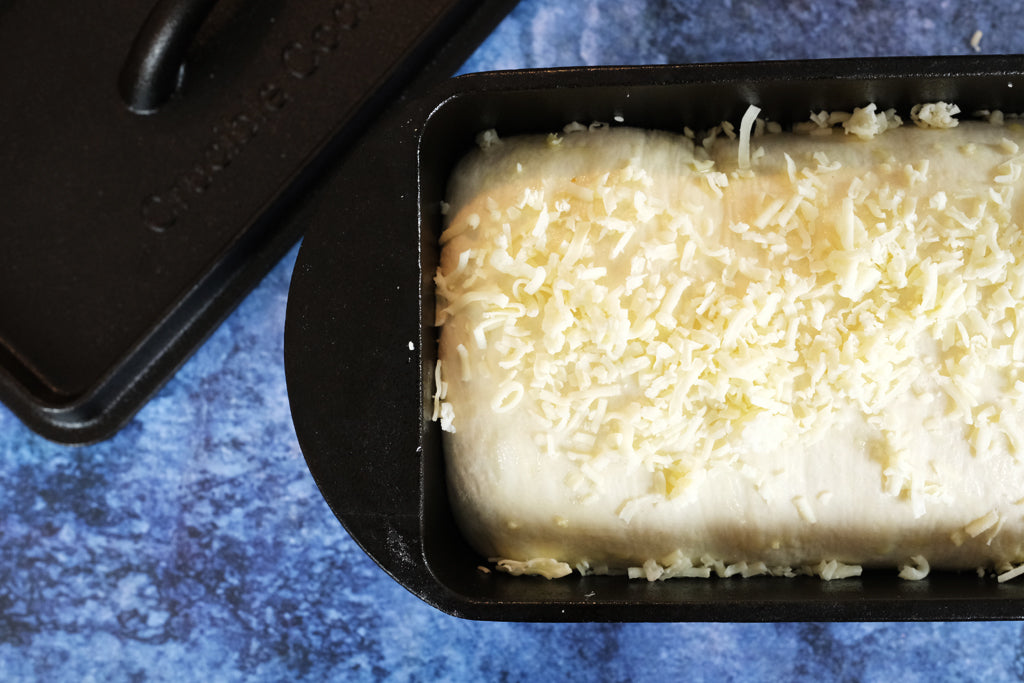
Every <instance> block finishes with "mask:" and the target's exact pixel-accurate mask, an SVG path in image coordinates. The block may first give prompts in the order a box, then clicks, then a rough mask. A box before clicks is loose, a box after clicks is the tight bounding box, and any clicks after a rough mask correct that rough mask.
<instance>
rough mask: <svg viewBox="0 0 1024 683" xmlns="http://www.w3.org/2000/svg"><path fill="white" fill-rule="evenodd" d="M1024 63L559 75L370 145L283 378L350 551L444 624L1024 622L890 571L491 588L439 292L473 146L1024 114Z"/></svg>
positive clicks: (341, 175) (1014, 613)
mask: <svg viewBox="0 0 1024 683" xmlns="http://www.w3.org/2000/svg"><path fill="white" fill-rule="evenodd" d="M1022 66H1024V64H1022V61H1021V58H1019V57H976V58H975V57H965V58H906V59H904V58H901V59H872V60H832V61H803V62H775V63H748V64H715V65H690V66H680V67H660V66H659V67H632V68H604V69H601V68H597V69H561V70H545V71H533V72H508V73H495V74H482V75H474V76H466V77H461V78H459V79H455V80H454V81H451V82H449V83H446V84H444V85H443V86H441V87H439V88H437V89H435V90H434V91H432V92H431V93H430V94H429V95H427V96H425V97H423V98H421V99H418V100H417V101H415V102H413V103H412V104H410V105H409V106H408V107H406V108H405V109H404V110H402V111H401V112H400V113H399V114H397V115H396V116H394V117H393V118H391V119H389V120H387V121H384V122H382V123H380V124H379V125H378V126H376V127H374V128H373V129H371V130H370V131H369V132H368V134H367V135H366V136H365V138H364V139H363V140H362V141H361V142H360V144H359V146H358V148H357V149H356V150H355V151H354V152H353V154H352V155H351V156H350V157H349V159H348V160H347V161H346V163H344V164H342V165H340V166H339V167H338V168H337V169H336V170H335V171H334V172H333V173H332V175H331V177H330V178H329V179H328V181H327V190H328V191H327V192H325V193H324V194H323V195H322V197H321V202H320V203H319V205H318V206H317V207H316V210H315V215H314V217H313V218H312V221H311V227H310V228H309V230H308V232H307V235H306V238H305V239H304V241H303V244H302V247H301V249H300V252H299V256H298V261H297V264H296V268H295V272H294V275H293V280H292V285H291V289H290V293H289V304H288V317H287V324H286V328H285V369H286V371H287V378H288V390H289V400H290V402H291V409H292V415H293V419H294V422H295V427H296V431H297V434H298V437H299V442H300V445H301V447H302V450H303V454H304V456H305V458H306V461H307V463H308V465H309V468H310V470H311V472H312V473H313V476H314V478H315V479H316V481H317V484H318V486H319V487H320V490H321V492H322V493H323V495H324V497H325V498H326V500H327V502H328V503H329V504H330V506H331V508H332V509H333V511H334V513H335V514H336V515H337V517H338V518H339V519H340V520H341V522H342V523H343V524H344V525H345V527H346V529H347V530H348V531H349V532H350V533H351V535H352V536H353V538H354V539H355V540H356V541H357V542H358V543H359V544H360V545H361V546H362V547H363V548H364V549H365V550H366V552H367V553H368V554H369V555H370V556H371V557H373V559H374V560H375V561H376V562H377V563H378V564H380V565H381V567H383V568H384V569H385V570H386V571H387V572H388V573H390V574H391V575H392V576H393V577H394V578H395V579H396V580H397V581H398V582H400V583H401V584H402V585H404V586H405V587H406V588H408V589H409V590H410V591H411V592H413V593H414V594H416V595H417V596H419V597H420V598H422V599H423V600H425V601H426V602H428V603H430V604H432V605H434V606H436V607H437V608H439V609H441V610H444V611H446V612H448V613H450V614H454V615H458V616H462V617H467V618H473V619H491V620H539V621H578V620H597V621H601V620H615V621H762V620H768V621H786V620H793V621H819V620H967V619H1017V618H1021V617H1022V616H1024V584H1019V583H1015V582H1010V583H1007V584H999V583H997V582H996V581H995V580H994V579H991V578H979V577H977V576H976V575H974V574H973V573H967V574H943V573H933V574H932V576H930V577H929V578H928V579H926V580H923V581H919V582H909V581H902V580H900V579H898V578H897V577H896V575H895V572H894V571H889V572H885V573H874V572H867V573H866V574H865V575H864V576H862V577H860V578H855V579H846V580H842V581H834V582H824V581H820V580H818V579H812V578H807V577H802V578H796V579H792V580H781V579H772V578H767V577H758V578H753V579H746V580H736V579H726V580H716V579H711V580H708V581H691V580H685V579H683V580H673V581H666V582H656V583H647V582H644V581H633V582H630V581H627V580H626V579H624V578H622V577H597V576H595V577H586V578H579V577H578V576H574V577H570V578H567V579H562V580H558V581H547V580H544V579H539V578H532V577H510V576H507V575H504V574H501V573H496V572H490V573H484V572H481V571H480V570H479V569H478V567H479V566H481V565H483V564H486V562H485V560H484V558H481V557H479V556H478V555H477V554H476V553H474V552H473V551H472V550H471V549H470V548H469V547H468V546H467V545H466V543H465V542H464V541H463V540H462V538H461V536H460V534H459V532H458V529H457V527H456V525H455V522H454V519H453V518H452V514H451V512H450V510H449V507H448V500H447V493H446V487H445V481H444V471H443V468H444V464H443V453H442V448H441V438H440V432H439V427H438V425H437V424H436V423H433V422H431V421H430V419H429V417H430V409H431V401H430V393H431V391H432V386H431V382H432V379H431V378H432V375H433V369H434V364H435V361H436V349H437V347H436V333H435V329H434V327H433V314H434V300H433V284H432V281H431V279H432V277H433V273H434V270H435V268H436V266H437V259H438V246H437V237H438V235H439V233H440V229H441V215H440V210H439V203H440V201H441V199H442V198H443V197H444V192H445V184H446V181H447V178H448V175H449V173H450V171H451V169H452V167H453V165H454V163H455V162H456V161H457V160H458V158H459V157H461V155H463V154H464V153H465V152H466V151H468V150H469V149H470V148H471V146H472V145H473V144H474V137H475V135H476V134H477V133H478V132H479V131H481V130H485V129H488V128H496V129H497V130H498V132H499V135H510V134H514V133H520V132H550V131H557V130H560V129H561V128H562V126H563V125H565V124H566V123H567V122H569V121H574V120H575V121H582V122H590V121H606V122H608V121H612V120H613V118H614V117H616V116H621V117H622V118H623V119H624V120H625V122H626V123H627V124H629V125H633V126H640V127H652V128H663V129H669V130H681V129H682V126H684V125H689V126H691V127H694V128H699V127H702V126H703V127H710V126H712V125H716V124H717V123H718V122H720V121H722V120H723V119H728V120H732V121H734V122H736V121H738V120H739V117H740V116H741V115H742V113H743V111H744V110H745V109H746V107H747V105H748V104H756V105H758V106H760V107H761V108H762V109H763V112H764V115H766V116H768V117H770V118H773V119H775V120H778V121H781V122H783V123H787V122H792V121H797V120H806V119H807V115H808V113H809V112H811V111H818V110H820V109H829V110H837V109H838V110H844V109H845V110H849V109H852V108H853V107H855V106H863V105H864V104H866V103H868V102H876V103H878V104H879V105H880V107H882V108H888V107H896V108H897V109H898V110H899V111H900V112H902V113H903V115H904V116H906V114H907V113H908V111H909V109H910V107H911V106H912V105H913V104H915V103H917V102H922V101H938V100H946V101H955V102H957V103H958V104H959V105H960V106H961V108H962V109H963V110H964V111H966V112H970V111H974V110H980V109H1004V110H1013V111H1020V110H1024V69H1022Z"/></svg>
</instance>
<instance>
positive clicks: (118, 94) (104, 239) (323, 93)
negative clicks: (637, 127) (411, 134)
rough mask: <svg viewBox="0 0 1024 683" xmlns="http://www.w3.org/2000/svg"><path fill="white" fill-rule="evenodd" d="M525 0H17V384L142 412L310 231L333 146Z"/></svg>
mask: <svg viewBox="0 0 1024 683" xmlns="http://www.w3.org/2000/svg"><path fill="white" fill-rule="evenodd" d="M512 4H513V3H512V2H511V1H510V0H492V1H487V2H476V1H472V0H437V1H434V2H420V1H419V0H314V1H311V2H301V3H285V2H280V1H279V0H256V1H253V2H248V1H247V2H242V1H241V0H224V1H222V2H219V3H217V2H215V0H160V1H159V2H156V3H124V2H121V3H106V4H100V5H96V4H95V3H50V2H28V1H15V2H7V3H4V4H3V6H2V8H0V46H2V47H0V82H2V83H3V84H4V94H3V97H2V98H0V125H2V128H3V131H4V143H3V145H2V150H3V162H4V163H3V164H0V206H2V207H3V230H0V254H2V255H3V256H4V267H3V268H0V400H2V401H3V402H4V403H6V404H7V405H8V406H9V407H10V408H11V409H12V410H13V411H14V412H15V413H16V414H17V415H18V416H19V417H20V418H21V419H22V420H24V421H25V422H26V423H27V424H28V425H29V426H30V427H32V428H33V429H35V430H36V431H38V432H40V433H41V434H43V435H45V436H47V437H49V438H51V439H54V440H57V441H62V442H68V443H71V442H87V441H95V440H99V439H102V438H106V437H107V436H109V435H111V434H112V433H113V432H114V431H116V429H118V428H119V427H120V426H121V425H122V424H123V423H124V422H126V421H127V420H128V419H129V418H130V417H131V415H133V414H134V413H135V411H136V410H137V409H138V408H139V407H141V405H142V404H143V403H144V402H145V400H146V399H147V398H148V397H149V396H150V395H151V394H152V393H153V392H155V391H156V389H157V388H158V387H159V386H160V385H161V384H162V383H163V382H164V381H165V380H166V379H167V377H168V376H169V375H170V374H171V373H172V372H173V371H174V370H175V369H176V368H177V367H178V365H179V364H180V363H181V362H183V360H184V359H185V358H186V357H187V356H188V355H189V353H191V351H192V350H193V349H194V348H196V347H197V346H198V345H199V344H200V343H201V342H202V340H203V339H205V337H206V336H207V335H208V334H209V333H210V332H211V331H212V329H213V328H214V327H215V326H216V325H217V324H218V323H219V322H220V320H221V319H222V318H223V317H224V316H225V315H226V314H227V313H228V312H229V311H230V310H231V308H233V306H234V305H235V304H236V303H237V302H238V301H239V300H240V299H241V298H242V296H244V294H245V293H246V292H247V291H248V290H249V289H250V288H251V287H252V286H253V285H254V284H255V283H256V282H257V281H258V280H259V278H260V277H262V276H263V275H264V274H265V273H266V272H267V271H268V270H269V269H270V268H271V267H272V266H273V264H274V263H275V262H276V261H277V260H278V259H279V258H280V256H281V255H283V253H284V252H285V251H286V250H287V248H288V247H289V246H291V245H292V244H293V243H294V242H295V241H296V240H297V238H298V237H299V235H300V234H301V232H302V219H301V216H297V215H296V214H295V212H294V209H295V207H296V206H297V200H298V199H300V198H302V197H304V196H305V195H306V194H308V192H309V190H310V189H311V188H312V187H313V184H314V181H315V179H316V178H317V177H318V175H319V174H320V173H321V172H322V170H323V168H324V167H325V165H326V164H327V163H329V162H330V161H331V160H333V159H334V158H335V157H336V156H337V155H338V154H340V153H342V152H343V151H344V150H345V149H346V147H347V145H348V144H349V143H350V142H351V141H352V140H353V139H355V137H356V136H357V135H358V134H359V133H360V132H361V131H362V129H363V128H364V127H365V125H366V124H367V123H368V122H369V121H370V120H372V119H373V117H374V116H375V115H377V114H378V113H379V112H380V111H381V110H382V109H384V107H385V106H386V105H387V104H388V103H389V102H391V101H393V100H395V99H396V98H399V97H400V95H401V94H402V93H403V91H405V92H408V89H409V88H414V87H417V84H419V87H422V85H423V84H424V83H426V82H436V81H438V80H440V79H441V78H443V77H445V76H448V75H450V73H451V72H452V71H453V70H454V69H456V68H457V67H458V65H459V64H460V63H461V62H462V60H464V59H465V58H466V57H467V56H468V54H469V53H470V51H471V50H472V49H473V48H474V47H475V45H476V44H477V42H478V40H479V39H482V38H483V37H484V36H485V35H487V33H488V32H489V31H490V30H491V29H492V28H493V26H494V25H495V24H496V23H497V22H498V21H499V20H500V19H501V17H502V16H503V15H504V14H505V12H507V10H508V9H510V7H511V5H512Z"/></svg>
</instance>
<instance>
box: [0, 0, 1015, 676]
mask: <svg viewBox="0 0 1024 683" xmlns="http://www.w3.org/2000/svg"><path fill="white" fill-rule="evenodd" d="M1022 29H1024V14H1022V13H1021V12H1019V11H1018V10H1017V9H1016V7H1015V4H1014V3H1011V2H1008V1H1006V0H995V1H993V2H986V3H980V2H977V3H974V2H970V3H969V2H951V1H945V2H943V1H932V2H923V1H917V2H911V3H907V4H902V5H898V4H890V3H883V2H878V1H872V2H867V3H856V2H852V1H851V0H836V1H832V2H827V3H826V2H816V1H810V0H799V1H795V2H781V1H780V2H764V3H730V2H719V3H708V2H692V1H686V2H683V1H678V2H670V1H669V0H650V1H648V2H624V1H623V0H585V1H580V2H570V1H568V0H546V1H545V0H524V2H522V4H521V5H519V6H518V7H517V9H515V10H514V11H513V13H512V14H511V15H510V16H509V17H508V19H507V20H506V21H504V22H503V23H502V24H501V26H499V27H498V29H497V30H496V31H495V32H494V34H493V35H492V36H491V37H490V38H489V39H488V41H487V42H486V43H485V44H484V45H483V46H482V47H481V48H480V49H479V51H478V52H477V53H476V55H475V56H474V57H473V58H472V59H471V60H470V61H469V63H468V64H467V65H466V67H465V69H464V70H465V71H476V70H484V69H493V68H515V67H524V66H555V65H576V64H609V63H660V62H701V61H726V60H752V59H779V58H795V57H815V58H818V57H830V56H846V57H856V56H874V55H897V54H900V55H905V54H965V53H969V52H971V51H972V48H971V46H970V38H971V35H972V34H973V33H974V32H975V30H981V31H982V32H983V33H984V35H983V38H982V41H981V50H982V51H983V52H989V53H1012V52H1015V51H1017V50H1018V49H1019V47H1018V45H1017V44H1016V43H1015V42H1014V41H1015V40H1020V36H1024V31H1022ZM294 260H295V251H294V250H293V251H292V252H291V253H290V254H289V255H288V256H287V258H285V259H284V260H283V261H282V263H281V264H280V265H279V266H278V267H277V268H276V269H275V270H274V271H273V272H272V273H271V274H270V275H269V276H268V277H267V278H266V280H265V281H264V282H263V283H262V284H261V285H260V286H259V287H258V288H257V289H256V290H255V291H254V292H253V294H252V295H250V296H249V297H248V298H247V299H246V300H245V301H244V302H243V303H242V305H241V306H240V307H239V309H238V310H237V311H236V312H235V313H234V314H233V315H232V316H231V317H230V318H229V319H228V321H227V322H226V323H225V324H224V325H223V326H221V328H220V329H218V330H217V331H216V332H215V333H214V335H213V336H212V337H211V339H210V340H209V341H208V342H207V343H206V344H205V345H204V346H203V347H202V349H200V351H199V352H198V353H197V354H196V355H195V356H194V357H193V358H192V359H191V360H190V361H189V362H188V363H187V364H186V365H185V366H184V367H183V369H182V370H181V371H180V372H178V374H177V375H176V376H175V377H174V378H173V379H172V380H171V381H170V382H169V383H168V385H167V386H166V387H165V388H164V389H163V390H162V391H161V392H160V393H159V395H158V396H157V397H156V398H155V399H153V400H152V401H151V402H150V403H149V404H148V405H147V406H146V407H145V408H144V409H143V410H142V411H141V412H140V413H139V415H138V416H137V418H136V419H134V420H133V421H132V422H131V423H130V424H129V425H128V426H127V427H126V428H125V429H124V430H123V431H122V432H121V433H120V434H118V435H117V436H116V437H115V438H113V439H111V440H110V441H107V442H105V443H101V444H98V445H95V446H91V447H84V448H68V447H62V446H57V445H54V444H52V443H49V442H46V441H44V440H43V439H41V438H39V437H37V436H35V435H33V434H32V433H31V432H29V430H27V429H26V428H25V427H23V426H22V425H21V424H20V423H19V422H18V421H17V420H16V419H15V418H14V417H13V416H12V415H11V414H10V413H8V412H7V411H6V410H3V409H0V476H2V480H3V482H4V484H5V492H4V495H3V496H0V680H4V681H8V680H18V679H39V680H74V681H81V680H104V681H106V680H112V681H122V680H123V681H136V680H222V681H233V680H299V679H310V680H380V679H385V680H424V681H432V680H442V679H447V680H474V679H483V680H491V679H494V680H525V679H528V678H534V677H536V678H539V679H554V680H559V679H561V680H567V681H574V680H607V681H620V680H621V681H626V680H644V679H659V678H667V677H670V676H680V675H683V676H685V677H686V678H687V680H694V681H700V680H739V679H747V678H749V677H751V676H753V677H754V678H755V679H759V680H766V679H767V680H770V679H794V678H815V679H821V680H830V681H831V680H875V681H881V680H885V681H888V680H897V679H898V680H903V681H915V680H929V681H935V680H964V679H974V680H979V679H985V680H990V681H998V680H1010V679H1017V678H1018V677H1021V676H1024V632H1022V629H1021V627H1020V625H1019V624H1017V623H1009V622H1007V623H961V624H927V623H926V624H828V625H819V624H780V625H763V624H710V625H707V624H666V625H648V624H625V625H623V624H582V625H572V624H565V625H561V624H556V625H551V624H492V623H475V622H466V621H461V620H458V619H454V618H451V617H448V616H445V615H444V614H441V613H440V612H437V611H436V610H434V609H432V608H430V607H428V606H426V605H425V604H423V603H421V602H419V601H418V600H417V599H416V598H414V597H412V596H411V595H410V594H408V593H407V592H406V591H405V590H404V589H402V588H401V587H399V586H398V585H397V584H395V583H394V582H393V581H392V580H391V579H390V578H388V577H387V576H386V575H385V574H384V573H383V572H381V571H380V570H379V569H378V568H377V567H376V566H375V565H374V564H373V563H372V562H371V561H370V560H369V559H368V558H367V557H366V556H365V555H364V554H363V553H362V552H361V551H360V550H359V549H358V548H357V547H356V546H355V544H354V543H353V542H352V541H351V540H350V539H349V538H348V536H347V535H346V534H345V532H344V531H343V529H342V528H341V527H340V525H339V524H338V523H337V522H336V520H335V518H334V517H333V516H332V514H331V512H330V510H328V508H327V506H326V504H325V503H324V502H323V499H322V498H321V497H320V494H319V493H318V492H317V490H316V488H315V486H314V484H313V482H312V479H311V477H310V476H309V473H308V471H307V469H306V467H305V463H304V461H303V459H302V455H301V453H300V451H299V448H298V445H297V442H296V439H295V435H294V431H293V429H292V426H291V419H290V416H289V412H288V403H287V396H286V392H285V381H284V371H283V365H282V351H283V349H282V346H283V340H282V334H283V327H284V314H285V302H286V297H287V289H288V282H289V276H290V273H291V268H292V265H293V263H294Z"/></svg>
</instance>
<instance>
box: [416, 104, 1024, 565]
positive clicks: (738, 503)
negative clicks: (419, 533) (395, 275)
mask: <svg viewBox="0 0 1024 683" xmlns="http://www.w3.org/2000/svg"><path fill="white" fill-rule="evenodd" d="M943 111H946V110H943ZM746 123H747V126H744V130H750V127H749V124H750V120H747V121H746ZM865 123H866V126H865ZM895 123H898V122H896V121H895V120H894V119H893V116H892V115H891V114H890V115H889V116H888V118H886V116H885V115H884V114H878V113H876V112H875V111H874V108H873V107H869V108H866V109H865V110H858V111H857V112H855V114H854V116H853V118H852V120H847V116H846V115H841V116H832V117H831V120H828V119H827V115H824V116H821V117H819V118H818V124H816V125H815V124H812V125H811V126H810V127H811V128H812V129H814V130H813V131H812V133H810V134H802V135H797V134H790V133H786V134H764V135H758V134H755V135H753V136H752V137H751V138H750V141H749V147H748V146H747V144H746V139H745V138H746V137H747V136H746V135H741V136H739V138H742V139H736V140H733V139H729V138H727V137H726V136H724V135H720V136H719V137H718V138H717V139H716V140H715V141H714V142H713V144H711V145H708V146H709V147H710V150H708V149H705V148H704V146H701V145H700V144H699V142H698V143H697V144H695V143H694V141H693V140H691V139H690V138H688V137H686V136H682V135H672V134H667V133H660V132H651V131H641V130H636V129H630V128H625V127H615V128H608V127H602V128H599V129H594V130H586V129H582V130H573V129H572V127H571V128H570V129H567V132H566V133H565V134H564V135H562V134H560V135H556V136H548V137H543V136H542V137H524V138H516V139H509V140H498V139H497V138H496V137H494V136H493V135H489V136H484V138H483V144H482V145H481V149H480V150H477V151H475V152H474V153H472V154H470V155H469V156H468V157H467V158H466V159H465V160H464V161H463V162H462V163H461V165H460V166H459V167H458V169H457V171H456V172H455V174H454V176H453V178H452V180H451V184H450V194H449V208H448V211H447V227H446V229H445V231H444V233H443V235H442V237H441V242H442V245H443V252H442V259H441V266H440V268H439V271H438V275H437V278H436V282H437V291H438V324H439V325H441V333H440V359H441V360H440V364H441V367H440V371H439V373H438V378H439V380H440V381H439V383H438V396H437V402H438V403H437V408H438V414H439V416H440V417H441V419H442V421H443V423H444V427H445V429H446V434H445V439H446V441H445V445H446V457H447V465H448V476H449V487H450V490H451V498H452V501H453V505H454V509H455V513H456V516H457V518H458V520H459V522H460V525H461V527H462V529H463V530H464V532H465V535H466V537H467V538H468V539H469V541H470V542H471V544H472V545H473V546H474V547H476V548H477V549H478V550H479V552H480V553H481V554H483V555H484V556H485V557H488V558H491V559H493V560H495V561H498V562H499V567H501V568H503V569H506V570H508V571H511V572H513V573H539V574H543V575H546V576H560V575H564V574H567V573H569V572H570V571H572V570H574V569H575V570H577V571H580V572H581V573H590V572H599V573H603V572H626V571H628V572H629V573H630V574H631V575H633V576H646V577H647V578H649V579H655V578H668V577H671V576H707V575H709V574H712V573H717V574H718V575H732V574H742V575H751V574H765V573H768V574H783V575H792V574H794V573H801V572H804V573H812V574H818V575H820V576H822V577H824V578H841V577H843V576H849V575H853V574H857V573H859V572H860V568H861V567H862V566H863V567H892V568H896V569H899V570H900V571H901V575H902V576H904V577H905V578H920V577H922V576H924V575H925V574H927V572H928V568H929V567H931V568H937V567H938V568H946V569H974V568H981V567H985V568H987V569H989V570H995V571H996V572H999V573H1001V577H1002V578H1004V579H1005V578H1011V577H1012V576H1015V575H1016V574H1017V573H1018V572H1019V570H1017V569H1015V567H1016V566H1017V565H1018V564H1019V563H1021V562H1022V561H1024V466H1022V464H1021V462H1020V460H1019V459H1018V458H1019V457H1021V456H1024V436H1022V434H1024V425H1022V422H1021V419H1022V417H1024V382H1022V379H1024V372H1022V369H1024V303H1022V302H1024V240H1022V232H1021V216H1022V215H1024V214H1022V213H1021V211H1022V206H1021V202H1022V201H1024V192H1022V191H1021V187H1020V186H1021V164H1022V163H1024V160H1022V159H1021V157H1020V152H1019V150H1018V144H1024V143H1022V138H1024V135H1022V134H1021V132H1020V130H1019V126H1016V125H1011V124H1009V123H1007V124H1006V125H996V124H993V123H989V122H978V123H962V124H961V125H960V126H959V127H955V128H951V129H948V130H935V129H926V128H923V127H918V126H915V125H913V124H910V123H908V124H905V125H902V126H894V125H893V124H895ZM886 127H889V128H891V129H890V130H886V131H885V132H882V133H880V134H879V132H880V131H881V130H882V129H884V128H886ZM576 128H582V127H576ZM763 128H764V126H763V122H758V124H757V125H756V126H754V127H753V130H755V132H760V131H762V130H763ZM853 133H858V134H860V137H859V136H858V135H855V134H853Z"/></svg>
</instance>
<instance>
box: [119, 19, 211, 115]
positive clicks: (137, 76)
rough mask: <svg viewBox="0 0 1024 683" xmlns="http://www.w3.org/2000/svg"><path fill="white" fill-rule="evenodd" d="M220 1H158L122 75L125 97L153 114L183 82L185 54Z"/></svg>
mask: <svg viewBox="0 0 1024 683" xmlns="http://www.w3.org/2000/svg"><path fill="white" fill-rule="evenodd" d="M216 2H217V0H158V1H157V3H156V4H155V5H154V6H153V9H152V10H151V11H150V13H149V16H147V17H146V20H145V21H144V22H143V23H142V27H141V28H140V29H139V32H138V34H137V35H136V36H135V41H134V42H133V43H132V47H131V50H130V51H129V52H128V58H127V59H126V60H125V63H124V66H123V67H121V74H120V76H119V78H118V89H119V90H120V92H121V98H122V99H123V100H124V102H125V104H127V105H128V108H129V109H131V110H132V111H133V112H135V113H137V114H150V113H153V112H155V111H156V110H157V109H159V108H160V106H161V105H163V104H164V103H165V102H166V101H167V100H168V99H169V98H170V96H171V95H172V94H173V93H174V91H175V90H177V88H178V86H179V85H181V81H182V78H183V76H184V66H185V54H186V53H187V52H188V48H189V46H190V45H191V44H192V41H193V40H194V39H195V37H196V34H197V33H198V32H199V27H200V26H202V25H203V21H204V20H205V19H206V17H207V15H208V14H209V13H210V10H212V9H213V6H214V5H215V4H216Z"/></svg>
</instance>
